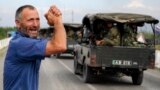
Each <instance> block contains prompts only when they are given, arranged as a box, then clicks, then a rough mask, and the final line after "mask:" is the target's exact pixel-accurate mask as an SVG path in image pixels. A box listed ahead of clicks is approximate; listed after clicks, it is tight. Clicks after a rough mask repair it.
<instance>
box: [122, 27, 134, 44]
mask: <svg viewBox="0 0 160 90" xmlns="http://www.w3.org/2000/svg"><path fill="white" fill-rule="evenodd" d="M124 30H125V31H124V33H125V34H124V45H125V46H137V40H136V35H137V26H136V25H131V24H130V25H126V26H125V29H124Z"/></svg>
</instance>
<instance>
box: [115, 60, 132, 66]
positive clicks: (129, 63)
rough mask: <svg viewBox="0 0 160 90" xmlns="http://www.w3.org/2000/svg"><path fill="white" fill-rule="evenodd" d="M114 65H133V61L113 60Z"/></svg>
mask: <svg viewBox="0 0 160 90" xmlns="http://www.w3.org/2000/svg"><path fill="white" fill-rule="evenodd" d="M112 65H125V66H131V65H132V61H129V60H112Z"/></svg>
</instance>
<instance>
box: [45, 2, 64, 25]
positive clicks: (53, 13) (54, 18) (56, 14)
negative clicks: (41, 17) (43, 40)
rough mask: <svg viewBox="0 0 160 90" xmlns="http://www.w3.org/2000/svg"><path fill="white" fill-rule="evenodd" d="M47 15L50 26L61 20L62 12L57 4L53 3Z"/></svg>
mask: <svg viewBox="0 0 160 90" xmlns="http://www.w3.org/2000/svg"><path fill="white" fill-rule="evenodd" d="M45 17H46V19H47V22H48V24H49V25H50V26H53V25H54V24H56V23H59V22H61V20H62V13H61V11H60V10H59V9H58V8H57V7H56V6H55V5H53V6H51V7H50V9H49V10H48V12H47V13H46V14H45Z"/></svg>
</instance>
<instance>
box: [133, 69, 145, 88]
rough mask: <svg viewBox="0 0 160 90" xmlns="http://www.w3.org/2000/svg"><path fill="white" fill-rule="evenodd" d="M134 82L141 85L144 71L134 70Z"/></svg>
mask: <svg viewBox="0 0 160 90" xmlns="http://www.w3.org/2000/svg"><path fill="white" fill-rule="evenodd" d="M132 82H133V84H134V85H141V84H142V82H143V71H138V72H134V73H133V74H132Z"/></svg>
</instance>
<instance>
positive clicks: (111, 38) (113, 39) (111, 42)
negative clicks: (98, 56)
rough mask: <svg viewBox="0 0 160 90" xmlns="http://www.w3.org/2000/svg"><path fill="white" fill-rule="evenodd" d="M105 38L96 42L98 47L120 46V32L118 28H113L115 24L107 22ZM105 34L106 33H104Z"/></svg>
mask: <svg viewBox="0 0 160 90" xmlns="http://www.w3.org/2000/svg"><path fill="white" fill-rule="evenodd" d="M105 25H106V28H105V30H107V31H106V32H105V35H104V36H103V37H104V38H103V39H101V40H96V45H107V46H118V45H120V32H119V31H118V29H117V28H116V27H113V23H111V22H107V23H106V24H105ZM103 32H104V31H103Z"/></svg>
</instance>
